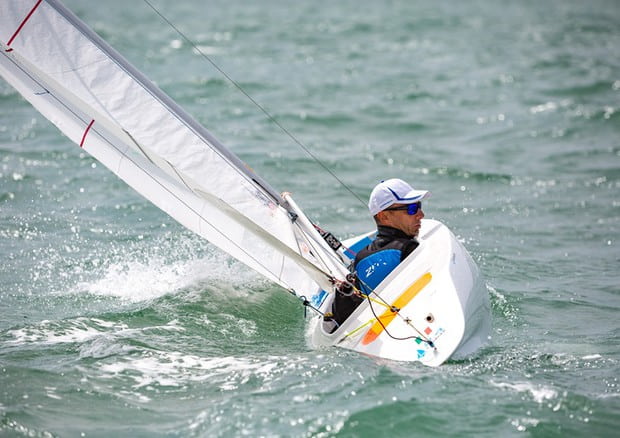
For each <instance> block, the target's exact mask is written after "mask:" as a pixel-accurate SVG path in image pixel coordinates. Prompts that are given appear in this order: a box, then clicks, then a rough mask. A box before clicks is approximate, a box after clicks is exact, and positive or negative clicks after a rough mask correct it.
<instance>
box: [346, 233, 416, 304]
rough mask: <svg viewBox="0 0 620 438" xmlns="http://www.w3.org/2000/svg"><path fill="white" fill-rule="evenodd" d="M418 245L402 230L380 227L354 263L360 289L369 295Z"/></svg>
mask: <svg viewBox="0 0 620 438" xmlns="http://www.w3.org/2000/svg"><path fill="white" fill-rule="evenodd" d="M418 245H419V243H418V241H417V240H416V239H415V238H412V237H410V236H407V235H406V234H405V233H404V232H402V231H401V230H398V229H396V228H392V227H386V226H379V227H378V232H377V237H376V238H375V240H374V241H373V242H372V243H371V244H370V245H368V246H367V247H366V248H364V249H362V250H361V251H360V252H358V253H357V255H356V256H355V261H354V262H353V267H354V269H355V272H356V274H357V280H358V287H359V289H360V290H361V291H362V292H363V293H365V294H366V295H368V294H369V293H370V292H372V291H373V290H374V289H375V288H376V287H377V286H378V285H379V283H381V282H382V281H383V279H384V278H385V277H387V276H388V275H389V274H390V272H392V271H393V270H394V269H395V268H396V267H397V266H398V265H399V264H400V262H402V261H403V260H404V259H405V258H407V256H408V255H409V254H411V252H412V251H413V250H414V249H416V248H417V247H418Z"/></svg>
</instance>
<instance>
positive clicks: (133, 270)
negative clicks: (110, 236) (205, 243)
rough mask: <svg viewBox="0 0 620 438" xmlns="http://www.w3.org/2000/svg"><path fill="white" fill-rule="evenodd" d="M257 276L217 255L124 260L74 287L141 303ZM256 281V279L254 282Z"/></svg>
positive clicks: (232, 290)
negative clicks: (207, 285)
mask: <svg viewBox="0 0 620 438" xmlns="http://www.w3.org/2000/svg"><path fill="white" fill-rule="evenodd" d="M257 280H258V278H257V275H256V274H254V273H253V272H252V271H250V270H249V269H248V268H245V266H243V265H241V264H240V263H237V262H233V261H231V260H230V258H228V257H227V256H225V255H223V254H221V253H219V252H217V253H214V254H210V255H208V256H206V257H202V258H194V259H189V260H177V261H172V262H170V261H168V260H165V259H164V258H163V257H150V258H149V260H148V261H146V262H144V261H139V260H127V261H122V262H116V263H112V264H110V265H108V266H107V267H106V268H105V270H104V273H103V276H102V277H101V278H99V279H98V280H95V281H92V282H84V283H80V284H78V289H79V290H80V291H82V292H87V293H90V294H93V295H99V296H107V297H117V298H121V299H123V300H126V301H130V302H134V303H135V302H142V301H148V300H151V299H156V298H159V297H161V296H163V295H166V294H169V293H174V292H176V291H178V290H181V289H185V288H188V287H191V286H193V285H196V284H201V283H205V282H218V283H219V282H222V283H224V284H231V283H233V285H234V284H238V283H239V282H246V284H247V283H252V282H254V283H255V282H256V281H257ZM258 281H260V280H258ZM230 289H231V290H229V291H227V293H228V295H230V293H234V294H239V291H240V290H244V289H246V288H239V287H232V288H230Z"/></svg>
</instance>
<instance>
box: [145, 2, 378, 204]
mask: <svg viewBox="0 0 620 438" xmlns="http://www.w3.org/2000/svg"><path fill="white" fill-rule="evenodd" d="M143 1H144V3H146V4H147V5H148V6H149V7H150V8H151V9H153V11H155V13H156V14H157V15H159V16H160V17H161V19H162V20H164V21H165V22H166V23H167V24H168V25H169V26H170V27H171V28H172V29H174V31H175V32H176V33H178V34H179V35H180V36H181V37H182V38H183V39H184V40H185V41H187V43H188V44H189V45H190V46H192V48H193V49H194V50H196V52H198V53H199V54H200V56H202V57H203V58H204V59H206V60H207V61H208V62H209V63H210V64H211V65H212V66H213V67H214V68H215V69H216V70H217V71H219V72H220V73H221V74H222V75H223V76H224V77H225V78H226V79H227V80H228V81H229V82H230V83H231V84H233V85H234V86H235V87H236V88H237V89H238V90H239V91H240V92H241V93H242V94H243V95H244V96H245V97H246V98H248V99H249V100H250V102H252V103H253V104H254V105H255V106H256V107H257V108H258V109H259V110H260V111H261V112H262V113H263V114H264V115H265V116H266V117H267V118H268V119H269V120H270V121H271V122H272V123H274V124H275V125H276V126H277V127H278V128H280V129H281V130H282V132H284V133H285V134H286V135H288V136H289V137H290V138H291V139H292V140H293V141H294V142H295V143H296V144H297V145H298V146H299V147H300V148H302V149H303V150H304V151H305V152H306V153H307V154H308V155H309V156H310V157H311V158H312V159H313V160H314V161H315V162H316V163H317V164H318V165H319V166H321V167H322V168H323V169H324V170H325V171H326V172H327V173H329V174H330V175H331V176H332V177H333V178H334V179H335V180H336V181H338V183H339V184H340V185H341V186H342V187H344V188H345V189H346V190H347V191H348V192H349V193H351V194H352V195H353V196H354V197H355V198H357V200H358V201H360V202H361V203H362V204H363V205H366V202H365V201H364V200H362V198H360V197H359V196H358V195H357V194H356V193H355V192H354V191H353V190H352V189H351V188H350V187H349V186H348V185H346V184H345V183H344V182H343V181H342V180H341V179H340V178H339V177H338V176H337V175H336V174H335V173H334V172H332V171H331V170H330V169H329V167H327V165H325V163H323V162H322V161H321V160H319V159H318V158H317V157H316V155H314V154H313V153H312V152H311V151H310V150H309V149H308V148H307V147H306V146H305V145H304V144H303V143H302V142H301V141H300V140H298V139H297V137H295V136H294V135H293V134H292V133H291V132H290V131H289V130H288V129H286V128H285V127H284V126H283V125H282V124H281V123H280V122H278V120H277V119H276V118H275V117H274V116H272V115H271V113H269V111H267V110H266V109H265V107H263V106H262V105H261V104H260V103H258V102H257V101H256V100H255V99H254V98H253V97H252V96H250V94H248V92H247V91H245V89H244V88H243V87H242V86H241V85H239V83H238V82H237V81H235V80H234V79H233V78H232V77H230V76H229V75H228V74H227V73H226V72H225V71H224V70H222V69H221V68H220V66H219V65H217V64H216V63H215V61H213V60H212V59H211V58H210V57H209V56H208V55H207V54H205V53H204V52H203V51H202V50H200V48H199V47H198V46H197V45H196V44H195V43H194V42H193V41H192V40H191V39H189V37H187V36H186V35H185V34H184V33H183V32H181V30H180V29H179V28H177V27H176V26H175V25H174V24H173V23H172V22H171V21H170V20H168V19H167V18H166V17H165V16H164V15H163V14H162V13H161V12H159V10H157V8H155V6H153V5H152V4H151V2H150V1H149V0H143Z"/></svg>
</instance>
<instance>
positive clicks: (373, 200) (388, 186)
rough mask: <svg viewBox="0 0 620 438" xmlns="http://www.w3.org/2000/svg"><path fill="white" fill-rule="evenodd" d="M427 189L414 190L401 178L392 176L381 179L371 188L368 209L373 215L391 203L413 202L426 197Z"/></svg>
mask: <svg viewBox="0 0 620 438" xmlns="http://www.w3.org/2000/svg"><path fill="white" fill-rule="evenodd" d="M430 195H431V192H429V191H428V190H414V189H413V187H411V186H410V185H409V184H407V183H406V182H405V181H403V180H402V179H398V178H392V179H388V180H386V181H381V182H380V183H379V184H377V185H376V187H375V188H374V189H372V193H370V199H369V200H368V209H369V210H370V214H372V215H373V216H374V215H376V214H377V213H379V212H380V211H383V210H385V209H386V208H388V207H389V206H390V205H393V204H413V203H415V202H420V201H421V200H422V199H425V198H428V197H429V196H430Z"/></svg>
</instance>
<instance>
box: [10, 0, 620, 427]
mask: <svg viewBox="0 0 620 438" xmlns="http://www.w3.org/2000/svg"><path fill="white" fill-rule="evenodd" d="M152 3H153V5H154V6H155V7H157V8H158V9H159V10H160V11H161V13H162V14H164V15H165V16H166V17H167V18H168V19H170V20H171V21H172V22H173V23H174V24H175V25H176V26H177V27H178V28H179V29H181V30H182V31H183V32H184V33H185V34H186V35H188V36H189V37H190V38H191V39H192V40H193V41H194V42H195V43H196V44H197V46H198V47H199V48H200V50H201V51H202V52H203V53H205V54H207V55H208V56H209V57H211V58H212V60H213V61H215V62H216V63H217V65H218V66H219V67H220V68H221V69H223V70H224V71H225V72H226V73H227V74H228V75H229V76H230V77H232V78H233V79H234V80H235V81H237V82H238V83H239V85H241V87H243V88H244V89H245V90H246V91H247V92H248V93H249V94H250V95H251V96H252V97H253V98H254V99H255V100H256V101H258V102H260V104H261V105H263V107H264V108H265V109H266V110H267V111H268V112H269V113H270V114H272V115H273V116H274V117H275V118H276V119H277V120H278V121H279V122H280V123H281V124H282V125H284V126H285V127H286V128H287V129H288V130H289V131H290V132H291V133H292V134H293V135H294V136H295V137H296V139H298V140H299V141H300V142H301V143H302V144H304V145H305V146H306V148H307V149H308V150H309V151H310V152H311V153H312V154H313V155H315V156H316V157H318V158H319V159H320V160H321V162H322V163H323V164H324V166H326V167H328V168H329V169H330V170H331V172H333V173H334V174H335V175H337V176H338V178H339V179H341V180H342V181H343V182H344V184H346V186H347V187H349V188H350V190H351V191H352V192H353V193H355V195H356V196H354V195H352V194H351V193H350V192H349V191H348V190H347V189H345V188H343V186H342V185H341V184H340V183H339V182H338V181H337V180H336V179H334V178H333V177H332V176H330V174H329V173H328V172H326V171H325V170H324V169H323V167H321V166H320V165H318V164H317V163H316V162H315V161H314V160H313V159H312V158H311V157H310V156H309V155H308V153H307V152H306V151H304V150H303V149H301V148H300V147H299V146H298V145H297V144H295V142H294V141H293V140H292V139H291V138H289V137H288V136H286V135H285V134H283V133H282V131H281V130H280V129H279V128H278V127H277V126H275V125H274V124H273V123H272V122H270V121H269V120H268V119H266V117H265V115H264V114H263V113H262V112H261V111H260V110H258V109H257V108H256V107H255V106H254V105H253V104H252V103H251V102H249V101H248V99H247V98H246V97H245V96H244V95H243V94H242V93H240V92H239V91H238V90H237V89H236V88H235V87H234V86H233V85H232V84H231V83H230V82H229V81H228V80H227V79H226V78H224V77H223V76H222V75H221V74H220V73H219V72H217V70H215V69H214V67H213V66H212V65H210V64H209V63H208V62H207V61H205V59H204V58H202V57H201V56H199V55H198V54H197V53H195V51H193V50H192V48H191V47H189V45H188V44H187V43H185V42H184V41H183V40H182V38H181V37H180V36H179V35H178V34H176V33H175V32H174V30H173V29H171V28H170V27H169V26H168V25H167V24H166V23H164V22H163V21H161V19H160V18H159V17H158V16H157V15H156V14H155V13H154V12H153V11H152V9H150V8H149V7H148V5H146V4H145V3H143V2H141V1H131V2H127V1H124V2H121V1H117V0H115V1H108V2H85V1H80V0H71V1H69V0H67V1H66V5H67V6H69V7H70V8H71V9H72V10H73V11H75V12H76V13H77V14H78V15H79V16H80V17H81V18H82V19H83V20H84V21H85V22H87V23H88V24H89V25H90V26H91V27H93V28H94V29H95V30H96V31H97V32H98V33H99V34H100V35H102V36H103V38H105V39H106V40H107V41H108V42H110V44H112V45H113V46H114V47H115V48H116V49H117V50H119V51H120V52H121V53H122V54H123V55H124V56H125V57H127V58H128V59H129V60H130V61H131V62H132V63H134V64H135V65H136V66H137V67H138V68H139V69H140V70H142V71H143V72H144V73H145V74H146V75H147V76H149V77H150V78H151V79H153V80H154V81H156V82H157V84H158V85H159V86H160V87H161V88H162V89H164V90H165V91H166V92H167V93H168V94H170V95H171V96H172V97H173V98H174V99H175V100H176V101H177V102H179V103H180V104H181V105H182V106H183V107H184V108H186V109H187V110H188V111H189V112H190V113H191V114H193V115H194V116H195V117H196V118H197V119H198V120H199V121H200V122H201V123H203V124H204V125H205V126H206V127H207V128H208V129H209V130H210V131H211V132H213V133H214V134H215V136H216V137H218V138H219V139H220V140H221V141H222V142H223V143H224V144H226V145H227V146H228V147H229V148H230V149H232V150H233V151H234V152H235V153H236V154H238V155H239V156H240V157H241V158H242V159H243V160H244V161H246V162H247V163H249V164H250V165H251V166H252V167H253V168H254V170H255V171H256V172H257V173H259V174H260V175H261V176H263V177H264V178H265V179H266V180H267V181H269V182H270V183H271V184H272V185H273V186H274V187H275V188H276V189H278V190H287V191H291V192H293V193H294V196H295V199H296V200H297V201H298V203H299V204H300V205H301V206H302V207H303V208H304V210H306V212H307V213H308V215H309V216H310V217H311V218H312V219H313V220H315V221H318V222H319V223H320V224H321V226H323V227H325V228H327V229H329V230H331V231H332V232H334V233H335V234H337V235H339V236H340V237H350V236H352V235H354V234H357V233H361V232H364V231H367V230H369V229H371V228H372V226H373V223H372V220H371V219H370V218H369V215H368V212H367V209H366V207H365V206H364V204H363V203H362V202H360V200H358V199H357V197H359V198H361V199H362V200H365V199H366V198H367V196H368V193H369V191H370V189H371V188H372V187H373V186H374V184H375V183H376V182H377V181H378V180H380V179H385V178H388V177H401V178H403V179H406V180H408V181H410V182H411V183H412V184H413V185H414V186H416V187H420V188H426V189H430V190H431V191H432V192H433V197H432V199H431V200H430V201H429V202H427V203H426V204H425V214H426V216H427V217H432V218H436V219H439V220H441V221H443V222H445V223H446V224H447V225H448V226H449V227H450V228H451V229H452V230H453V231H454V232H455V234H457V235H458V236H459V237H460V238H461V239H462V240H463V241H464V242H465V244H466V246H467V248H468V249H469V251H470V252H471V254H472V256H473V257H474V259H475V260H476V261H477V263H478V264H479V266H480V268H481V271H482V273H483V275H484V277H485V280H486V283H487V288H488V290H489V294H490V297H491V303H492V313H493V331H492V339H491V342H490V344H489V346H487V347H485V348H484V349H483V350H481V351H480V352H479V354H478V355H477V356H475V357H473V358H471V359H468V360H463V361H452V362H448V363H446V364H444V365H443V366H441V367H439V368H436V369H430V368H426V367H424V366H422V365H420V364H402V363H393V362H382V361H377V360H375V359H372V358H369V357H364V356H361V355H357V354H355V353H351V352H348V351H344V350H341V349H335V348H333V349H325V350H319V351H317V350H313V349H311V348H310V347H309V346H308V344H307V342H306V333H305V327H306V324H305V321H304V317H303V309H302V307H301V306H300V304H299V303H298V302H297V301H296V300H295V299H294V298H293V297H291V296H289V295H288V294H287V293H285V292H283V291H282V290H280V289H278V288H277V287H275V286H273V285H271V284H269V283H268V282H266V281H264V280H262V279H261V278H259V277H258V276H257V275H255V274H253V273H252V272H249V271H248V270H247V269H246V268H245V267H244V266H242V265H239V264H238V263H235V262H233V261H231V260H230V259H228V258H227V257H226V256H225V255H223V254H221V253H220V252H218V251H217V250H215V249H214V248H213V247H211V246H210V245H209V244H208V243H206V242H204V241H201V240H200V239H198V238H196V237H194V236H193V235H191V233H189V232H188V231H185V230H183V229H182V228H181V227H180V226H179V225H177V224H175V223H173V222H172V221H171V220H170V219H169V218H168V217H167V216H166V215H165V214H163V213H161V212H160V211H159V210H157V209H156V208H155V207H153V206H151V205H150V204H148V203H147V202H146V201H144V200H143V199H142V198H140V197H138V196H137V195H136V194H135V193H133V192H132V191H131V190H130V189H128V188H127V187H126V186H125V184H124V183H122V182H120V181H119V180H118V179H117V178H116V177H115V176H114V175H112V174H110V173H109V172H108V171H106V170H105V169H104V168H103V166H101V165H99V164H98V163H96V162H94V161H93V160H92V159H91V158H89V157H88V156H86V155H85V154H83V153H82V152H81V151H80V150H79V148H77V147H76V146H75V145H73V144H70V143H69V142H68V141H67V139H66V138H64V137H62V136H61V135H60V134H59V133H58V131H57V130H56V128H54V127H53V126H52V125H51V124H50V123H49V122H47V121H46V120H45V119H43V118H42V117H41V116H39V115H38V114H37V113H36V112H35V111H34V110H33V109H32V108H31V107H30V106H29V104H27V103H26V102H25V101H24V100H22V99H21V98H20V97H19V96H18V95H17V94H16V92H14V91H13V90H12V89H11V88H10V87H9V86H8V85H7V84H6V83H5V82H0V315H1V319H0V436H10V437H12V436H17V437H19V436H60V437H65V436H66V437H72V436H90V437H108V436H131V437H137V436H144V437H152V436H205V437H214V436H221V437H229V436H252V437H255V436H256V437H259V436H265V437H280V436H281V437H329V436H342V437H349V436H351V437H383V436H390V437H391V436H397V437H401V436H402V437H411V436H416V437H417V436H420V437H426V436H486V437H498V436H502V437H503V436H536V437H547V436H562V437H564V436H588V437H607V436H609V437H611V436H616V434H617V430H618V428H620V388H619V385H620V382H619V381H618V376H619V375H620V373H619V371H620V342H619V335H620V325H619V323H618V310H619V308H620V299H619V296H620V281H619V280H620V275H619V273H618V271H619V268H620V251H619V250H618V245H619V240H620V239H619V238H620V235H619V234H620V233H619V226H620V197H619V196H618V194H619V189H620V140H619V139H620V116H619V114H620V113H619V112H620V57H619V56H618V47H620V7H619V5H618V2H616V1H594V2H578V1H559V0H558V1H546V2H534V1H519V2H493V1H488V0H487V1H482V0H480V1H472V2H421V1H386V2H370V1H340V2H327V1H315V2H303V3H301V2H285V1H263V2H243V1H238V0H228V1H209V2H202V1H198V0H179V1H176V2H164V1H162V0H160V1H153V2H152Z"/></svg>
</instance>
